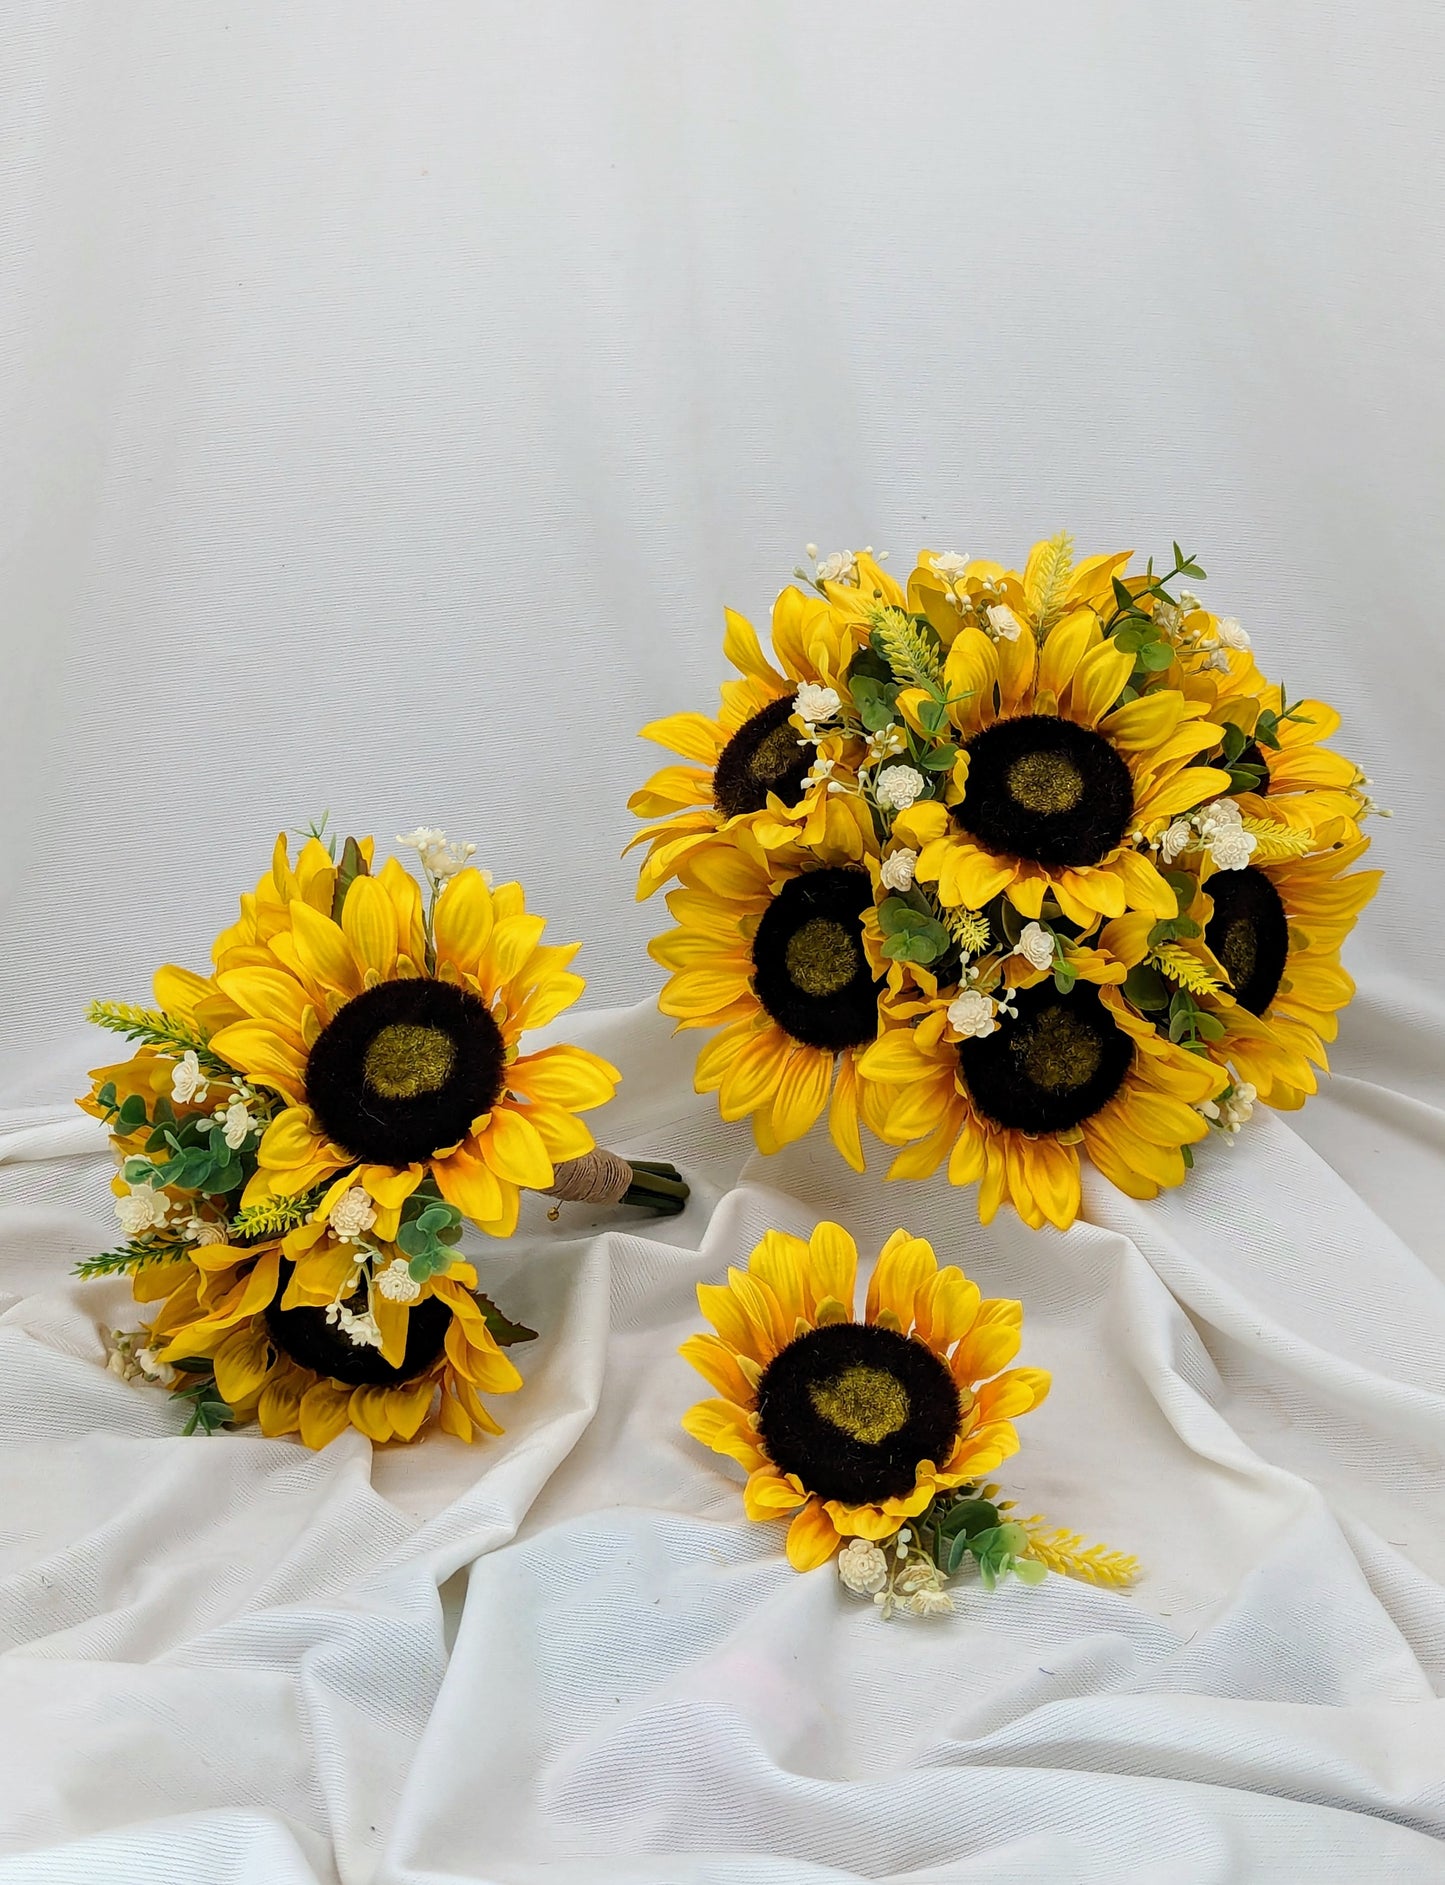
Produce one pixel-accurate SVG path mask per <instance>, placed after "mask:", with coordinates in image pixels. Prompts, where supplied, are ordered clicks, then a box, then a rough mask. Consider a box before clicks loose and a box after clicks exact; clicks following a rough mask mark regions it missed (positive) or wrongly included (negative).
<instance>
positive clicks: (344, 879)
mask: <svg viewBox="0 0 1445 1885" xmlns="http://www.w3.org/2000/svg"><path fill="white" fill-rule="evenodd" d="M335 855H336V853H335V849H334V848H333V850H332V857H333V859H334V858H335ZM369 874H370V873H369V872H368V870H367V868H366V859H365V858H364V857H363V856H362V855H361V846H360V845H359V844H358V843H357V842H356V840H355V838H348V839H347V840H346V842H345V844H343V845H342V847H341V863H340V864H339V865H338V867H337V871H336V888H335V889H334V890H333V891H332V893H331V920H332V922H333V923H339V922H340V921H341V912H342V909H343V907H344V906H345V903H346V894H347V892H348V891H349V890H350V889H351V886H352V885H353V884H354V883H355V882H356V880H357V878H358V877H365V876H368V875H369Z"/></svg>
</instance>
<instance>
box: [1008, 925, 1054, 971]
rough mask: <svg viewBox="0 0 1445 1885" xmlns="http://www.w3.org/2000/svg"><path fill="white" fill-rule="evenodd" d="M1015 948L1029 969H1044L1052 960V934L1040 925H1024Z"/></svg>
mask: <svg viewBox="0 0 1445 1885" xmlns="http://www.w3.org/2000/svg"><path fill="white" fill-rule="evenodd" d="M1015 948H1016V950H1017V952H1018V954H1019V955H1021V956H1023V957H1025V958H1026V960H1027V961H1028V963H1029V966H1030V967H1031V968H1035V969H1046V968H1047V967H1048V966H1049V964H1050V963H1051V962H1052V961H1053V959H1054V933H1053V931H1052V930H1049V929H1045V928H1044V926H1043V924H1042V923H1025V924H1024V928H1023V934H1022V935H1021V936H1020V937H1019V939H1018V942H1017V943H1016V944H1015Z"/></svg>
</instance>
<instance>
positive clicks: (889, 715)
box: [848, 674, 898, 733]
mask: <svg viewBox="0 0 1445 1885" xmlns="http://www.w3.org/2000/svg"><path fill="white" fill-rule="evenodd" d="M848 691H849V693H850V694H851V695H852V696H853V704H854V706H855V707H856V708H857V709H858V718H859V719H860V720H861V721H862V722H863V725H864V727H865V728H866V729H867V730H868V732H870V733H881V732H882V731H883V729H884V727H886V726H891V725H892V724H893V720H894V706H895V703H896V702H897V699H898V688H897V687H896V686H895V685H894V684H893V682H891V681H880V680H876V679H875V678H874V677H873V676H872V675H868V674H852V675H850V676H849V679H848Z"/></svg>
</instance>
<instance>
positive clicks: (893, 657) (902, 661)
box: [871, 609, 943, 693]
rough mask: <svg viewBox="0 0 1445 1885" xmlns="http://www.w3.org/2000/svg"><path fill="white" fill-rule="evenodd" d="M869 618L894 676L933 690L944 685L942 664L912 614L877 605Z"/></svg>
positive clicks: (878, 644)
mask: <svg viewBox="0 0 1445 1885" xmlns="http://www.w3.org/2000/svg"><path fill="white" fill-rule="evenodd" d="M871 620H872V623H873V634H874V638H875V640H876V642H877V646H878V652H879V653H880V654H881V655H882V656H883V658H884V659H885V660H886V661H887V663H888V665H889V667H891V668H892V670H893V672H894V675H895V676H896V678H897V679H899V680H900V681H910V682H912V684H913V685H914V686H915V687H922V688H926V689H927V690H928V691H929V692H930V693H936V692H937V691H938V690H939V689H940V688H941V687H942V685H943V664H942V662H941V661H940V660H939V658H938V651H937V649H936V648H934V647H933V646H932V645H931V643H930V642H929V640H928V638H927V636H926V635H925V634H924V633H923V631H922V630H921V629H920V628H919V626H918V623H917V622H915V621H914V619H913V617H912V616H911V615H905V614H904V612H903V610H902V609H878V610H877V611H875V613H874V614H873V616H872V618H871Z"/></svg>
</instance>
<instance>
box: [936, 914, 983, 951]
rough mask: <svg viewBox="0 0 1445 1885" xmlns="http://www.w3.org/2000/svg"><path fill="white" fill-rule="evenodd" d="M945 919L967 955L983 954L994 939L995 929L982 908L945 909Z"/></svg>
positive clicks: (950, 931) (952, 934) (955, 939)
mask: <svg viewBox="0 0 1445 1885" xmlns="http://www.w3.org/2000/svg"><path fill="white" fill-rule="evenodd" d="M943 920H944V922H945V923H946V924H947V925H948V931H949V934H950V935H951V936H952V937H953V940H954V941H955V942H956V943H957V944H958V946H959V948H960V949H961V950H962V951H963V953H964V955H966V956H976V955H980V954H982V952H983V951H984V950H985V949H987V948H988V946H989V943H990V942H991V941H992V940H993V931H992V930H991V929H990V928H989V924H988V918H987V917H986V916H985V915H984V913H983V911H982V910H945V911H944V913H943Z"/></svg>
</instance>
